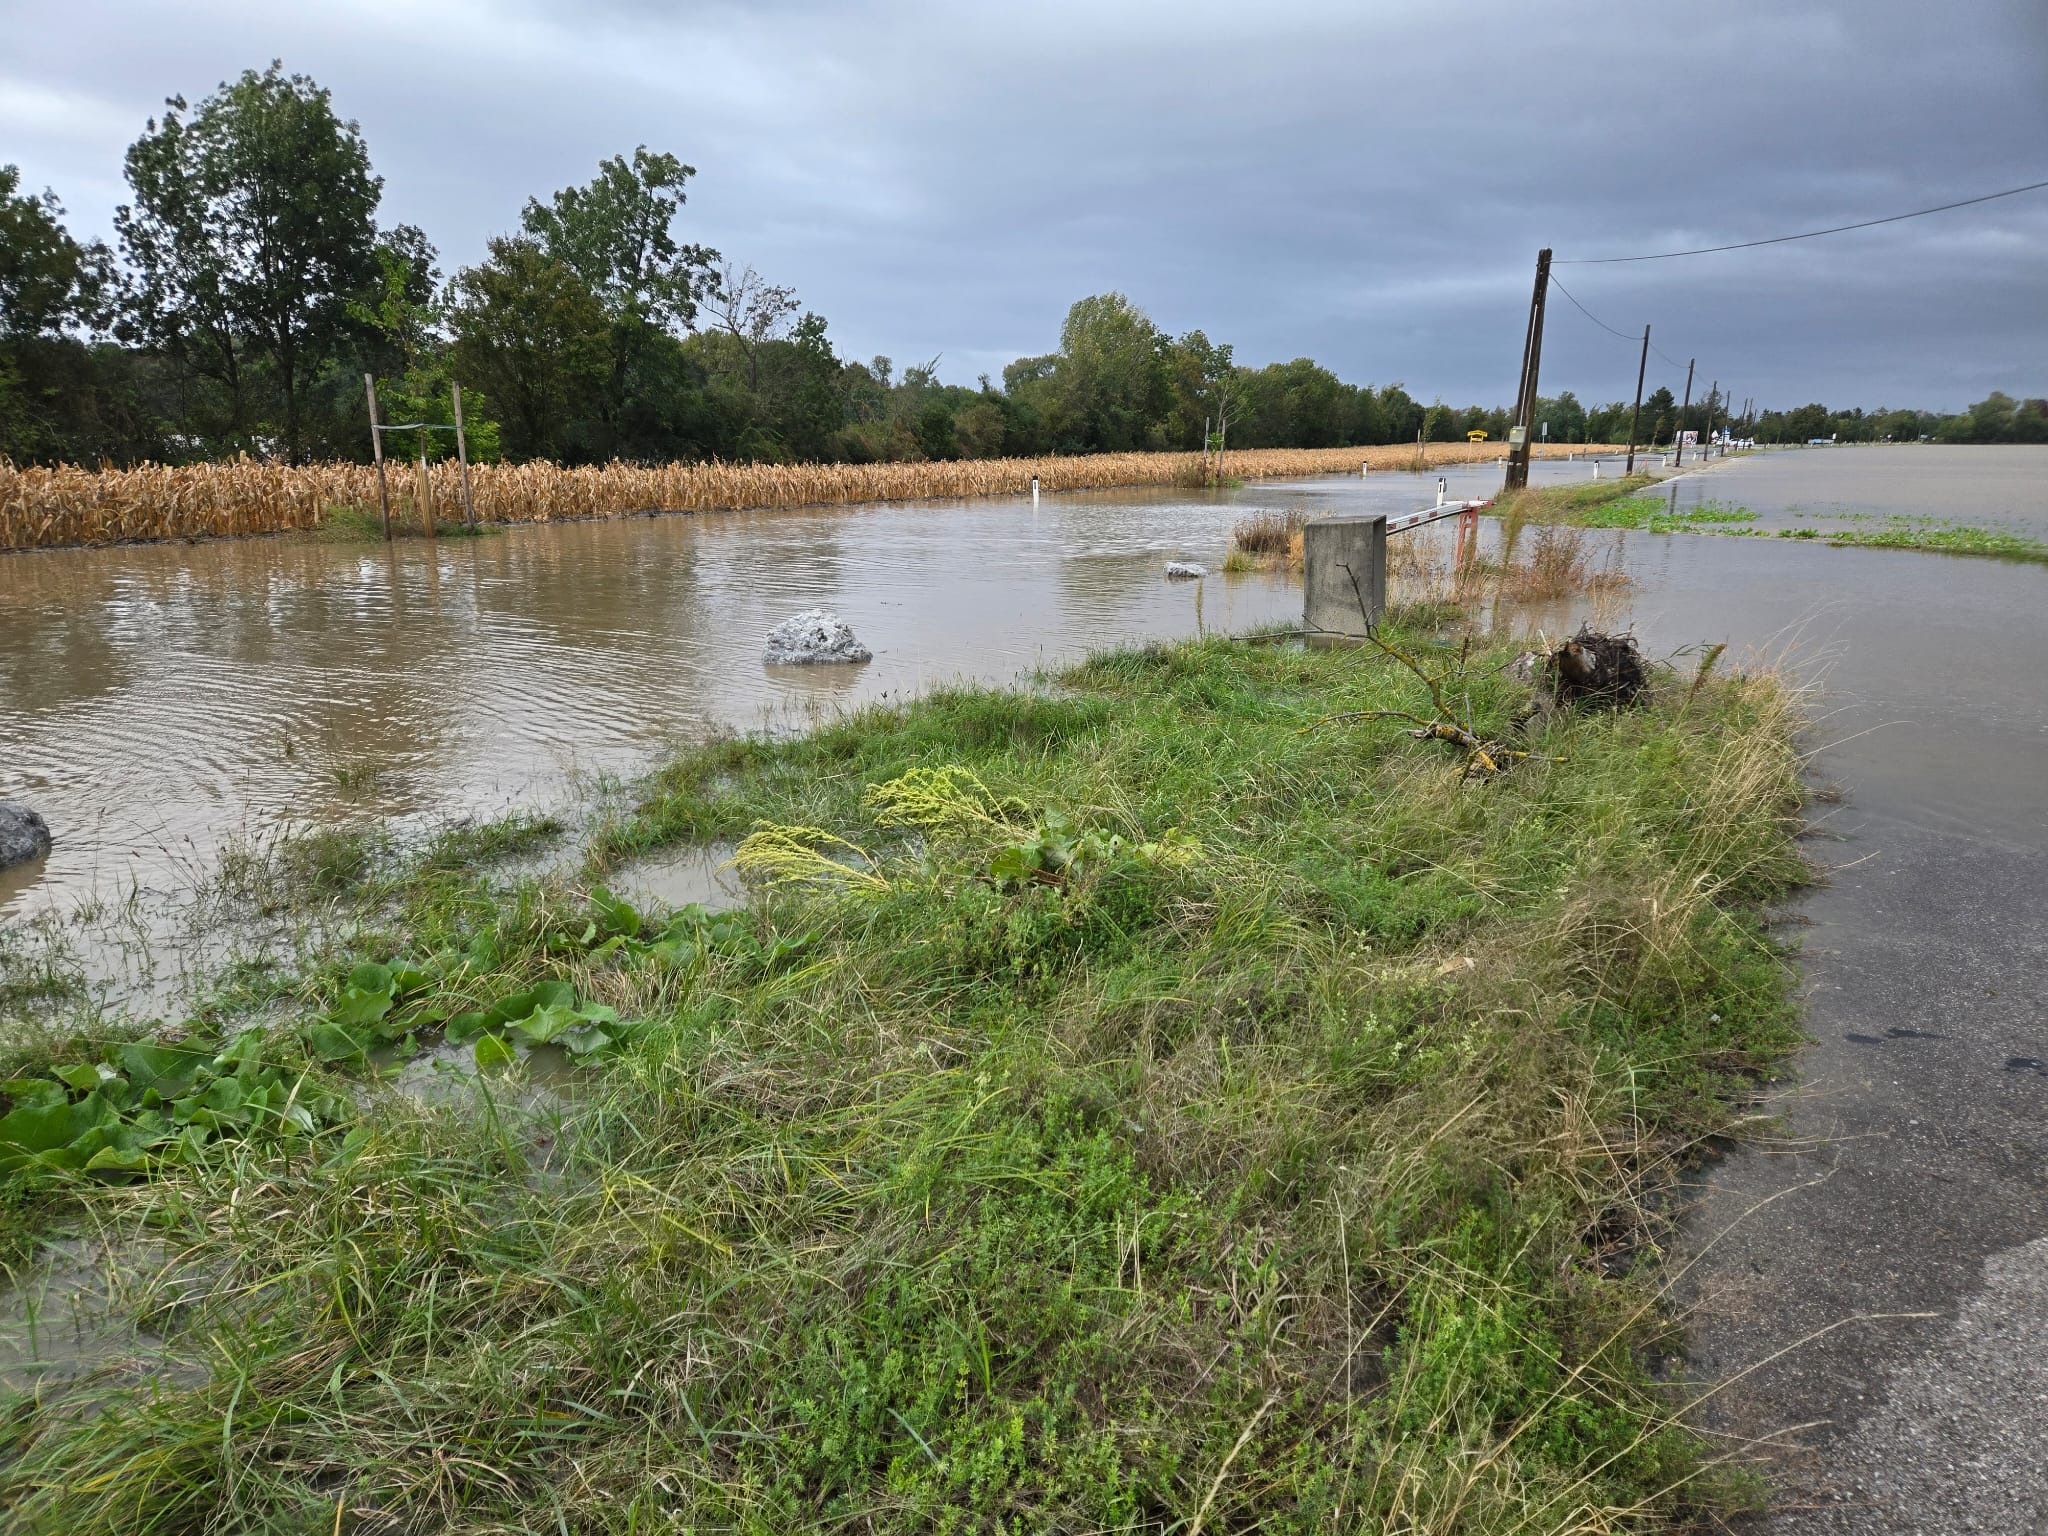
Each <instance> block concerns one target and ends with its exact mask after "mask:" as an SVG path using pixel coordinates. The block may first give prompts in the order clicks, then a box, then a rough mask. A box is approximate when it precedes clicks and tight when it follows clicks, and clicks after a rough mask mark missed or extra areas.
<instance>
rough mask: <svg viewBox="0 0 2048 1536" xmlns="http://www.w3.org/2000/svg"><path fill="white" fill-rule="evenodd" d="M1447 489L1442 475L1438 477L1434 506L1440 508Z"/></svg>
mask: <svg viewBox="0 0 2048 1536" xmlns="http://www.w3.org/2000/svg"><path fill="white" fill-rule="evenodd" d="M1447 489H1448V487H1447V486H1446V484H1445V482H1444V477H1443V476H1442V475H1438V476H1437V477H1436V504H1437V505H1438V506H1442V505H1443V504H1444V494H1445V492H1446V490H1447Z"/></svg>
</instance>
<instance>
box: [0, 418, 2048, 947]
mask: <svg viewBox="0 0 2048 1536" xmlns="http://www.w3.org/2000/svg"><path fill="white" fill-rule="evenodd" d="M1617 469H1618V466H1616V465H1614V464H1612V463H1610V464H1609V465H1608V466H1607V467H1606V470H1605V472H1606V473H1608V474H1610V475H1611V474H1614V473H1616V472H1617ZM1592 472H1593V470H1592V466H1591V465H1589V464H1585V463H1550V462H1546V463H1543V464H1540V465H1539V466H1538V475H1539V478H1540V479H1542V480H1545V481H1555V480H1565V479H1576V478H1584V477H1588V476H1590V475H1591V474H1592ZM1499 476H1500V468H1499V466H1498V465H1481V466H1473V467H1470V468H1465V469H1452V470H1450V471H1449V472H1448V481H1449V490H1450V493H1451V494H1452V495H1453V496H1466V495H1484V494H1490V493H1491V492H1492V491H1493V490H1494V489H1495V488H1496V487H1497V486H1498V483H1499ZM2044 487H2048V450H2033V449H1937V448H1926V447H1912V448H1895V449H1829V450H1799V451H1792V452H1783V453H1771V454H1762V455H1757V456H1754V457H1750V458H1746V459H1737V460H1734V461H1730V462H1726V463H1716V464H1715V465H1714V466H1713V467H1712V468H1710V469H1708V470H1707V471H1706V472H1705V473H1700V474H1691V475H1688V476H1687V477H1685V478H1683V479H1680V480H1678V481H1676V482H1674V484H1673V485H1672V486H1671V487H1670V488H1669V489H1667V490H1665V491H1663V492H1662V493H1661V494H1665V495H1674V494H1675V495H1676V496H1677V497H1678V498H1679V499H1680V503H1681V505H1691V504H1695V503H1698V502H1703V501H1712V502H1721V503H1727V504H1740V505H1744V506H1748V507H1751V508H1753V509H1755V510H1757V511H1758V512H1759V513H1760V514H1761V516H1762V517H1763V519H1764V521H1765V523H1767V524H1771V525H1784V526H1792V525H1793V520H1795V519H1797V518H1798V517H1800V516H1802V515H1820V514H1826V515H1828V516H1832V517H1841V516H1845V515H1849V516H1853V515H1868V516H1876V517H1883V516H1891V515H1914V516H1942V517H1951V518H1955V519H1958V520H1962V521H1969V522H1975V523H1979V524H1981V525H1983V526H1996V527H2003V528H2008V529H2012V530H2015V531H2035V532H2048V489H2044ZM1435 488H1436V477H1435V476H1434V475H1428V476H1422V475H1402V474H1374V475H1372V476H1370V477H1369V478H1366V479H1362V480H1361V479H1356V478H1331V479H1326V480H1313V481H1287V482H1276V483H1267V484H1253V485H1249V486H1245V487H1243V488H1241V489H1237V490H1232V491H1227V492H1221V493H1216V494H1199V493H1195V494H1191V493H1186V492H1176V491H1150V490H1139V491H1121V492H1098V493H1084V494H1075V495H1065V496H1047V497H1045V498H1044V499H1043V501H1042V502H1041V504H1040V505H1039V506H1038V507H1036V508H1034V507H1033V506H1032V504H1031V502H1030V500H1029V498H1028V497H1023V498H1018V499H1015V500H990V501H972V502H954V503H917V504H907V505H905V504H894V505H884V506H866V507H853V508H830V509H815V510H801V511H782V512H749V513H730V514H715V515H705V516H693V517H653V518H635V519H629V520H622V521H612V522H595V523H577V524H565V525H557V526H551V527H522V528H515V529H512V530H509V531H507V532H504V533H502V534H497V535H493V536H489V537H485V538H481V539H476V540H443V541H441V543H440V544H439V545H438V546H426V545H423V544H421V543H419V542H417V541H413V542H401V543H399V544H397V545H394V546H389V547H387V546H384V545H381V544H375V545H360V544H351V545H342V544H330V543H322V542H318V541H315V540H310V539H304V538H290V539H260V540H245V541H235V542H225V541H224V542H215V543H204V544H193V545H153V546H144V547H130V548H119V549H108V550H91V551H56V552H48V553H34V554H23V555H14V556H7V557H4V558H0V798H7V799H16V800H20V801H24V802H26V803H28V804H30V805H32V806H34V807H36V808H37V809H39V810H40V811H41V812H42V813H43V815H44V816H45V817H46V818H47V819H48V821H49V822H50V824H51V826H52V828H53V829H54V830H55V833H56V836H57V846H56V850H55V852H54V853H53V854H52V855H51V857H50V858H49V859H48V860H47V861H46V862H45V863H43V864H41V865H38V866H31V867H27V868H23V869H18V870H15V871H10V872H5V873H0V917H4V916H7V915H10V914H11V915H14V916H19V915H20V914H22V913H25V912H28V911H31V910H35V909H39V908H43V907H46V906H48V905H50V904H53V903H54V904H58V905H62V904H64V903H67V902H74V901H77V900H82V899H85V898H88V897H94V898H101V899H108V898H111V899H120V898H122V897H124V896H126V895H127V894H129V893H130V892H132V891H134V890H136V889H138V888H139V889H144V890H149V889H157V888H162V887H164V886H167V885H175V884H179V883H183V882H189V881H191V880H193V879H194V878H197V877H200V876H203V875H204V873H205V872H206V871H207V870H208V869H210V868H211V867H212V865H213V863H214V861H215V860H216V859H217V857H218V855H219V853H220V851H221V849H222V848H223V847H224V846H226V845H227V844H228V843H230V842H231V841H233V840H237V839H243V838H248V837H252V836H257V835H260V834H262V833H264V832H266V831H272V830H275V829H276V828H278V827H279V826H282V825H287V824H289V825H292V826H301V827H303V826H309V825H313V826H320V825H349V824H354V823H358V822H364V821H369V820H373V819H377V820H392V819H395V820H396V821H398V823H399V824H400V825H401V826H403V825H405V824H407V823H408V822H411V823H418V824H432V823H435V822H438V821H443V820H446V819H449V818H452V817H457V816H465V815H485V814H494V813H496V812H499V811H502V810H504V809H506V808H508V807H512V806H515V805H538V806H544V807H545V806H556V805H561V804H565V803H567V802H569V801H570V800H572V799H573V798H574V797H575V796H576V794H577V793H578V792H579V789H581V788H587V781H588V780H590V779H592V778H594V777H600V776H603V777H611V778H623V777H630V776H631V775H633V774H636V773H639V772H641V771H643V770H645V769H646V768H647V767H648V766H649V765H650V764H651V763H653V762H654V761H655V760H656V759H657V758H658V756H659V754H660V753H661V752H662V750H663V749H664V747H665V746H666V745H668V744H671V743H674V742H678V741H684V740H690V739H695V738H701V737H702V736H704V735H705V734H706V733H708V732H712V731H715V730H721V729H732V728H740V729H747V728H756V727H761V726H764V725H765V726H771V727H772V726H785V727H786V726H793V725H800V724H801V723H803V722H804V721H805V720H807V719H810V718H815V717H817V716H818V715H820V714H822V713H829V712H831V711H834V710H838V709H841V708H844V707H846V706H848V705H852V704H856V703H859V702H862V701H864V700H868V699H874V698H878V697H896V696H900V695H902V694H905V693H909V692H913V691H915V690H917V689H920V688H923V687H927V686H929V685H932V684H934V683H937V682H941V681H945V680H948V679H953V678H976V679H987V680H998V681H1000V680H1006V679H1009V678H1012V677H1015V676H1016V675H1018V674H1019V673H1022V672H1026V671H1029V670H1030V669H1033V668H1035V667H1039V666H1044V665H1049V664H1054V663H1057V662H1059V661H1061V660H1064V659H1067V658H1071V657H1074V656H1076V655H1079V654H1081V653H1082V652H1085V651H1087V650H1090V649H1093V648H1097V647H1101V646H1104V645H1111V644H1116V643H1119V642H1127V641H1134V640H1142V639H1146V638H1151V637H1157V636H1177V635H1190V634H1194V633H1197V632H1198V631H1201V630H1204V629H1206V630H1212V631H1224V632H1229V631H1236V630H1243V629H1247V628H1250V627H1253V626H1257V625H1263V624H1271V623H1277V622H1289V621H1294V620H1297V619H1298V618H1299V613H1300V588H1299V583H1298V579H1295V578H1289V577H1287V576H1283V575H1270V574H1242V575H1233V576H1223V575H1221V574H1218V575H1212V576H1211V577H1210V578H1209V579H1207V580H1205V581H1199V582H1169V581H1167V580H1165V579H1164V576H1163V566H1164V564H1165V562H1166V561H1167V560H1169V559H1186V560H1194V561H1199V562H1202V563H1205V564H1207V565H1209V566H1210V567H1211V568H1212V570H1213V569H1214V568H1216V567H1218V566H1220V565H1221V563H1222V560H1223V556H1224V554H1225V553H1226V550H1227V548H1228V541H1229V532H1230V528H1231V525H1232V523H1233V522H1234V521H1236V520H1237V519H1238V518H1239V517H1241V516H1243V515H1244V514H1245V513H1246V512H1247V511H1248V510H1251V509H1255V508H1272V509H1292V508H1298V509H1304V510H1309V511H1318V510H1329V511H1340V510H1363V509H1367V508H1371V509H1375V510H1387V511H1401V510H1408V509H1411V508H1413V507H1415V506H1417V505H1421V504H1423V503H1425V502H1428V501H1430V500H1433V499H1434V495H1435ZM1420 537H1424V538H1427V537H1430V535H1428V534H1424V535H1420ZM1597 537H1598V538H1600V539H1603V540H1606V539H1612V540H1613V541H1614V542H1615V544H1616V545H1617V546H1618V548H1619V554H1618V556H1617V557H1616V558H1619V559H1620V560H1621V561H1623V562H1624V563H1625V565H1626V567H1627V569H1628V571H1629V572H1630V574H1631V575H1632V576H1633V578H1634V582H1635V585H1634V587H1633V589H1632V591H1631V593H1630V594H1629V596H1628V597H1626V598H1625V599H1623V600H1622V601H1621V602H1620V603H1619V605H1618V607H1619V612H1618V615H1616V616H1618V617H1619V618H1621V619H1622V620H1624V621H1627V622H1633V623H1634V624H1635V626H1636V628H1637V631H1638V633H1639V634H1641V635H1642V636H1643V638H1644V639H1645V640H1646V642H1648V643H1649V645H1650V646H1651V647H1652V648H1653V649H1669V648H1672V647H1676V646H1679V645H1683V644H1688V643H1693V642H1702V641H1715V640H1725V641H1730V642H1733V644H1734V645H1735V647H1736V648H1737V650H1738V652H1740V651H1745V650H1753V649H1767V650H1775V651H1781V652H1783V653H1784V654H1786V655H1788V656H1789V657H1791V658H1792V659H1793V660H1795V661H1796V662H1797V663H1798V664H1799V665H1800V666H1801V667H1803V668H1805V669H1807V670H1809V671H1811V672H1812V673H1814V674H1815V675H1817V676H1823V677H1825V679H1826V681H1827V683H1828V685H1829V688H1830V694H1829V704H1828V709H1829V711H1830V713H1829V716H1828V721H1827V723H1826V725H1825V726H1824V729H1825V730H1826V731H1827V732H1828V733H1829V734H1831V735H1833V736H1838V737H1850V736H1854V735H1856V734H1857V733H1861V732H1868V733H1870V734H1868V735H1864V736H1860V737H1858V739H1857V740H1856V741H1853V742H1851V743H1849V744H1848V745H1845V746H1843V747H1841V748H1840V749H1839V750H1838V751H1837V752H1836V753H1835V754H1833V757H1832V761H1833V763H1834V764H1835V765H1836V771H1838V772H1839V773H1840V774H1841V775H1842V776H1843V777H1845V778H1850V777H1853V778H1855V779H1856V780H1857V781H1858V783H1859V785H1860V786H1861V787H1863V788H1864V789H1866V790H1868V791H1873V792H1876V793H1879V794H1880V795H1890V794H1891V793H1892V786H1896V787H1897V791H1898V792H1897V796H1896V801H1897V805H1898V807H1899V809H1900V811H1901V813H1902V814H1906V815H1909V816H1912V817H1915V818H1924V819H1927V820H1930V821H1933V822H1936V823H1939V824H1941V825H1943V826H1952V827H1966V828H1970V829H1974V830H1977V831H1980V832H1983V833H1986V834H1993V835H2013V836H2021V837H2030V836H2036V835H2039V834H2040V832H2041V831H2042V827H2043V824H2044V817H2048V773H2044V772H2042V771H2041V769H2040V764H2041V762H2042V761H2043V758H2042V753H2041V749H2042V748H2043V747H2044V746H2048V737H2044V732H2048V725H2044V721H2048V668H2044V667H2043V666H2042V665H2041V664H2040V663H2041V661H2042V659H2043V658H2048V620H2044V618H2043V604H2042V601H2041V599H2042V597H2043V596H2044V594H2048V571H2044V570H2043V569H2042V568H2040V567H2026V566H2009V565H2002V564H1999V563H1997V562H1995V561H1989V560H1981V559H1978V560H1965V559H1958V558H1949V557H1942V556H1934V555H1926V554H1915V553H1904V552H1894V551H1876V550H1830V549H1826V548H1818V547H1807V546H1802V545H1796V544H1788V543H1784V542H1780V541H1775V540H1768V541H1767V540H1761V539H1726V538H1713V537H1702V536H1697V535H1657V534H1630V535H1598V536H1597ZM813 605H823V606H826V607H830V608H832V609H835V610H836V611H838V612H839V613H840V614H841V615H842V616H843V617H845V618H846V619H848V620H849V621H850V622H851V623H852V624H853V626H854V627H855V629H856V630H857V631H858V632H859V634H860V636H861V638H862V639H863V640H864V641H865V642H866V643H867V644H868V645H869V646H871V647H872V648H873V650H874V652H875V660H874V661H873V663H872V664H870V665H867V666H865V667H859V668H845V667H832V668H774V667H767V666H764V665H763V663H762V661H761V637H762V635H763V634H764V632H765V631H766V630H767V629H768V628H769V627H770V626H771V625H772V624H774V623H775V622H776V621H778V620H780V619H782V618H784V617H786V616H788V615H789V614H791V613H794V612H796V611H798V610H799V609H803V608H807V607H810V606H813ZM1582 606H1583V605H1580V607H1582ZM1578 611H1579V610H1578V608H1575V607H1573V606H1572V605H1562V606H1560V607H1559V608H1558V609H1556V610H1554V611H1539V612H1535V613H1533V614H1531V615H1530V617H1531V618H1532V619H1533V620H1535V621H1538V622H1542V623H1545V624H1547V625H1550V626H1552V627H1554V628H1561V627H1564V626H1566V625H1568V624H1570V623H1572V622H1574V621H1575V618H1576V616H1577V614H1578ZM579 781H582V782H581V783H579Z"/></svg>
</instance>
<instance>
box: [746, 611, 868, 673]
mask: <svg viewBox="0 0 2048 1536" xmlns="http://www.w3.org/2000/svg"><path fill="white" fill-rule="evenodd" d="M874 659H875V653H874V652H873V651H871V650H869V649H868V648H867V647H866V646H864V645H862V644H861V643H860V641H859V640H858V639H856V638H855V637H854V633H853V628H852V626H851V625H849V624H847V623H846V622H845V621H844V620H843V619H841V618H840V617H839V615H838V614H836V613H830V612H828V611H826V610H825V609H823V608H809V609H806V610H805V611H804V612H802V613H800V614H798V615H797V616H796V617H795V618H793V619H784V620H783V621H782V622H781V623H780V624H778V625H776V626H775V627H774V628H773V629H771V630H769V631H768V653H767V655H766V657H765V658H764V660H766V661H767V662H768V664H769V665H771V666H777V667H806V666H815V665H817V664H819V663H821V662H833V661H840V662H856V661H873V660H874Z"/></svg>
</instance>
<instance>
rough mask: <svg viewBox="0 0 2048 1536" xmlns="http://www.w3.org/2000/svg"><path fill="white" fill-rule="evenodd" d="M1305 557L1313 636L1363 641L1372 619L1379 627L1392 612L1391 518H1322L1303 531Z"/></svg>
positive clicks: (1307, 622) (1305, 610) (1305, 598)
mask: <svg viewBox="0 0 2048 1536" xmlns="http://www.w3.org/2000/svg"><path fill="white" fill-rule="evenodd" d="M1301 557H1302V614H1301V617H1302V624H1303V626H1304V627H1305V628H1306V629H1307V630H1308V632H1309V633H1310V634H1312V635H1313V634H1317V633H1321V634H1326V635H1352V636H1363V635H1364V634H1365V625H1366V620H1367V617H1368V615H1369V616H1370V618H1371V620H1372V622H1374V623H1378V622H1379V617H1380V614H1381V613H1383V612H1384V611H1385V610H1386V606H1387V519H1386V514H1384V513H1380V514H1377V515H1368V514H1365V513H1358V514H1354V515H1352V516H1349V517H1319V518H1317V519H1316V520H1315V521H1314V522H1312V523H1310V524H1308V525H1307V526H1306V527H1305V528H1303V529H1302V531H1301ZM1346 566H1349V567H1350V569H1349V570H1348V571H1347V570H1346V569H1345V567H1346ZM1354 576H1355V577H1357V579H1358V581H1357V585H1356V586H1355V587H1354V586H1353V585H1352V578H1353V577H1354ZM1361 593H1363V594H1364V597H1365V611H1363V612H1361V611H1360V608H1359V595H1360V594H1361Z"/></svg>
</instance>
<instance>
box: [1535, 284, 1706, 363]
mask: <svg viewBox="0 0 2048 1536" xmlns="http://www.w3.org/2000/svg"><path fill="white" fill-rule="evenodd" d="M1551 265H1553V266H1555V265H1556V263H1555V262H1553V263H1551ZM1550 286H1551V287H1553V288H1555V289H1556V290H1557V291H1558V292H1559V293H1561V294H1563V295H1564V296H1565V297H1566V298H1568V299H1571V301H1572V308H1573V309H1576V310H1577V311H1578V312H1579V313H1580V314H1582V315H1584V316H1585V317H1586V318H1587V319H1588V320H1590V321H1592V322H1593V323H1594V324H1595V325H1597V326H1599V327H1600V329H1601V330H1603V331H1605V332H1606V333H1607V334H1608V335H1610V336H1617V337H1619V338H1620V339H1621V340H1623V341H1625V342H1627V343H1628V344H1629V345H1630V346H1635V345H1637V344H1638V343H1639V342H1641V341H1642V339H1643V338H1642V337H1640V336H1631V335H1629V334H1628V332H1626V331H1617V330H1616V329H1615V328H1614V327H1613V326H1611V325H1609V324H1608V323H1607V322H1606V321H1605V320H1602V319H1601V318H1600V317H1599V316H1598V315H1596V314H1594V313H1593V311H1591V310H1590V309H1588V308H1586V306H1585V305H1583V304H1581V303H1580V302H1579V301H1578V300H1577V299H1576V298H1573V296H1572V291H1571V289H1569V288H1567V287H1565V285H1564V284H1563V283H1560V282H1559V281H1558V280H1557V277H1556V275H1555V274H1552V276H1551V279H1550ZM1650 350H1651V351H1652V352H1654V353H1656V354H1657V355H1658V356H1659V357H1661V358H1663V359H1664V361H1665V362H1667V363H1669V364H1670V365H1671V366H1672V367H1673V368H1681V367H1683V366H1684V364H1682V363H1680V362H1679V361H1678V359H1677V358H1675V357H1673V356H1672V355H1671V354H1670V353H1669V352H1666V351H1665V350H1664V349H1663V348H1662V347H1660V346H1658V345H1657V344H1656V343H1655V342H1654V341H1653V342H1651V343H1650Z"/></svg>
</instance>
